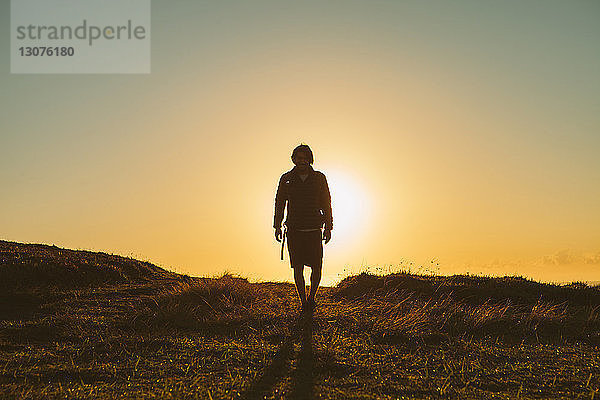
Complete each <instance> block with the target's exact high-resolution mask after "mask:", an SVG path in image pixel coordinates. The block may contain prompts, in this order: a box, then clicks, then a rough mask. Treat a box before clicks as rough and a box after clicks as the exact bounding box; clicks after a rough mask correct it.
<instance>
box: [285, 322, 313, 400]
mask: <svg viewBox="0 0 600 400" xmlns="http://www.w3.org/2000/svg"><path fill="white" fill-rule="evenodd" d="M302 322H303V323H302V341H301V342H300V346H301V347H300V353H299V354H298V359H297V364H296V371H295V373H294V376H292V389H291V392H290V397H289V398H290V399H303V400H304V399H312V398H314V386H315V383H314V369H315V360H314V354H313V343H312V341H313V338H312V335H313V318H312V315H310V314H308V315H306V317H305V318H304V319H303V321H302Z"/></svg>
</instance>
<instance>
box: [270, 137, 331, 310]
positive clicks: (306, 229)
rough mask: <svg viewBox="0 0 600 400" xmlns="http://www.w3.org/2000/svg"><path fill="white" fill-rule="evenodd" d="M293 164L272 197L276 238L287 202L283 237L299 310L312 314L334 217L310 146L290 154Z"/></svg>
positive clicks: (281, 235) (322, 177)
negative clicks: (307, 285)
mask: <svg viewBox="0 0 600 400" xmlns="http://www.w3.org/2000/svg"><path fill="white" fill-rule="evenodd" d="M292 161H293V162H294V164H295V165H296V166H295V167H294V168H293V169H292V170H291V171H288V172H286V173H285V174H283V175H282V176H281V179H280V180H279V186H278V187H277V195H276V196H275V221H274V223H273V227H274V228H275V239H276V240H277V241H278V242H280V241H281V240H282V239H283V235H284V233H283V232H282V231H281V222H282V221H283V211H284V209H285V205H286V202H287V218H286V220H285V223H284V225H285V226H286V228H287V229H286V231H287V233H285V235H287V240H288V251H289V254H290V266H291V267H292V268H293V269H294V281H295V282H296V289H297V290H298V296H299V297H300V301H301V303H302V309H303V310H306V311H311V312H312V311H314V310H315V307H316V303H315V296H316V295H317V289H318V288H319V283H320V282H321V269H322V266H323V244H322V243H321V241H322V240H324V241H325V243H328V242H329V240H330V239H331V229H332V228H333V218H332V215H331V195H330V194H329V186H328V185H327V179H326V178H325V175H323V173H321V172H319V171H315V170H314V169H313V168H312V166H311V164H312V163H313V162H314V158H313V153H312V150H311V149H310V147H308V146H307V145H305V144H303V145H300V146H298V147H296V148H295V149H294V151H293V152H292ZM305 265H306V266H309V267H311V270H312V272H311V275H310V293H309V295H308V298H306V292H305V284H304V266H305Z"/></svg>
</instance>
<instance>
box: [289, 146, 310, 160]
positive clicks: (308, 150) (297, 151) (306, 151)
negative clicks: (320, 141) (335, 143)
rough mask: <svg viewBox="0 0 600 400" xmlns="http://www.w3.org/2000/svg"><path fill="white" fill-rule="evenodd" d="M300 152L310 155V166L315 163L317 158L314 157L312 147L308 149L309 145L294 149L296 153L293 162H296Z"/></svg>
mask: <svg viewBox="0 0 600 400" xmlns="http://www.w3.org/2000/svg"><path fill="white" fill-rule="evenodd" d="M300 152H303V153H306V154H308V162H309V164H312V163H313V162H314V161H315V158H314V157H313V152H312V150H311V149H310V147H308V145H307V144H301V145H300V146H298V147H296V148H295V149H294V151H292V161H294V158H295V157H296V155H297V154H298V153H300Z"/></svg>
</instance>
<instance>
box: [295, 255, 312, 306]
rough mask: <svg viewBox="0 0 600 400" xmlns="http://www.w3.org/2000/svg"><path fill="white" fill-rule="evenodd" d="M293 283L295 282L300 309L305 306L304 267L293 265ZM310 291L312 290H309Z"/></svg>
mask: <svg viewBox="0 0 600 400" xmlns="http://www.w3.org/2000/svg"><path fill="white" fill-rule="evenodd" d="M293 268H294V282H296V290H297V291H298V297H300V303H301V304H302V307H303V308H304V306H306V284H305V283H304V265H300V266H298V265H295V266H294V267H293ZM311 289H312V288H311Z"/></svg>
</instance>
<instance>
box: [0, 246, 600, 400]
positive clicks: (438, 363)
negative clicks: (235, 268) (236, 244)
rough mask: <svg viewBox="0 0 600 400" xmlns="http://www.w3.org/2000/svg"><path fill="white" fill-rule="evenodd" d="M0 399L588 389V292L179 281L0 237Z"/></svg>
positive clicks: (454, 284) (591, 377)
mask: <svg viewBox="0 0 600 400" xmlns="http://www.w3.org/2000/svg"><path fill="white" fill-rule="evenodd" d="M0 286H1V288H2V291H1V292H2V294H0V364H1V365H2V366H3V368H2V370H1V372H0V397H1V398H31V399H38V398H59V397H60V398H65V397H66V398H94V399H97V398H177V399H179V398H199V399H237V398H243V399H260V398H297V399H310V398H326V399H376V398H382V399H396V398H448V397H450V398H473V399H476V398H477V399H479V398H490V399H491V398H494V399H498V398H500V399H503V398H504V399H512V398H531V399H533V398H536V399H538V398H564V399H571V398H593V397H594V396H598V389H599V388H600V351H599V350H598V345H599V344H600V316H599V312H600V289H599V288H598V287H589V286H587V285H585V284H581V283H579V284H572V285H564V286H557V285H549V284H542V283H537V282H533V281H530V280H526V279H523V278H518V277H504V278H489V277H479V276H451V277H442V276H419V275H411V274H405V273H399V274H392V275H386V276H376V275H370V274H361V275H357V276H351V277H348V278H346V279H344V280H343V281H342V282H340V284H338V285H337V287H334V288H323V289H322V290H321V291H320V298H319V308H318V310H317V312H316V313H315V314H314V316H306V315H302V314H301V313H300V312H299V309H298V306H297V300H296V298H295V292H294V287H293V285H291V284H286V283H269V282H265V283H249V282H248V281H247V280H245V279H243V278H238V277H234V276H231V275H224V276H222V277H220V278H216V279H210V278H191V277H188V276H183V275H178V274H175V273H171V272H168V271H165V270H163V269H161V268H159V267H156V266H154V265H152V264H150V263H147V262H140V261H137V260H134V259H131V258H125V257H119V256H114V255H109V254H105V253H94V252H87V251H74V250H66V249H61V248H57V247H54V246H45V245H27V244H20V243H12V242H3V241H0Z"/></svg>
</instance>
